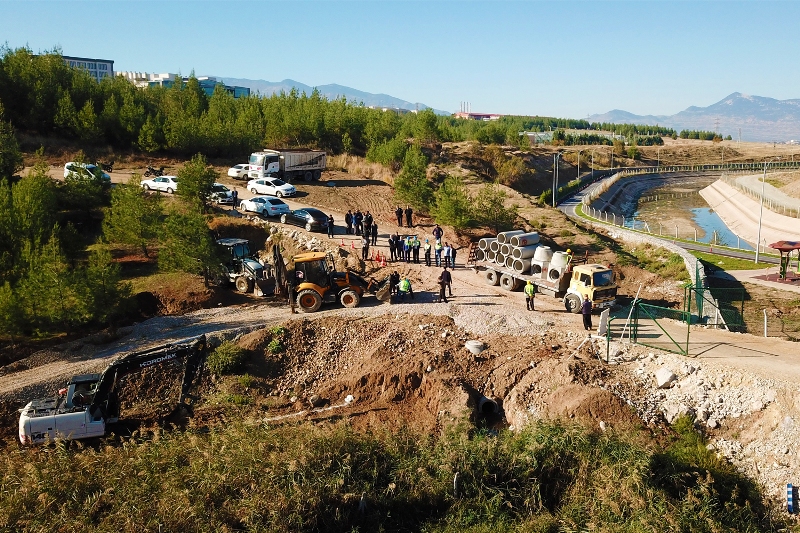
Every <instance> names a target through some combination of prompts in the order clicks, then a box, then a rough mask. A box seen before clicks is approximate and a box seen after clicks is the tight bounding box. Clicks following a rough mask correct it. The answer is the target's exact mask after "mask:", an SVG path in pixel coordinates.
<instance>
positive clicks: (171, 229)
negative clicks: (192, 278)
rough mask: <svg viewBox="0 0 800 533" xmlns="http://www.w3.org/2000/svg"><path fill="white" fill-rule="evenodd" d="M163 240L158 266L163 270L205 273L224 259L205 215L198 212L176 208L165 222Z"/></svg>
mask: <svg viewBox="0 0 800 533" xmlns="http://www.w3.org/2000/svg"><path fill="white" fill-rule="evenodd" d="M161 243H162V246H161V250H160V251H159V254H158V265H159V268H161V269H163V270H181V271H183V272H189V273H191V274H202V273H203V272H205V271H206V270H207V269H211V270H213V269H215V268H217V266H218V265H219V263H220V262H221V261H220V258H219V257H218V255H217V247H216V242H215V241H214V239H213V237H212V235H211V231H210V230H209V228H208V224H206V220H205V217H204V216H203V215H202V214H201V213H198V212H196V211H191V210H189V211H187V212H185V213H181V212H178V211H177V210H175V209H173V211H172V212H171V213H170V214H169V216H167V219H166V221H165V223H164V226H163V229H162V241H161Z"/></svg>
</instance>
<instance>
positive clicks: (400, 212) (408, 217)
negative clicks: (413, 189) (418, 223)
mask: <svg viewBox="0 0 800 533" xmlns="http://www.w3.org/2000/svg"><path fill="white" fill-rule="evenodd" d="M394 214H395V216H396V217H397V225H398V226H400V227H401V228H402V227H403V215H405V217H406V227H407V228H413V227H414V224H412V222H411V217H412V216H413V215H414V210H413V209H411V206H410V205H407V206H406V208H405V209H403V208H402V207H400V206H399V205H398V206H397V209H395V211H394Z"/></svg>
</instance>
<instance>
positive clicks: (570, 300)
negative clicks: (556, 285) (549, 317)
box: [564, 294, 581, 314]
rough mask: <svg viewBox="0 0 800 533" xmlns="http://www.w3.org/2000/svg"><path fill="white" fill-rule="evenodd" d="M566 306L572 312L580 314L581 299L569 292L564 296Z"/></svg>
mask: <svg viewBox="0 0 800 533" xmlns="http://www.w3.org/2000/svg"><path fill="white" fill-rule="evenodd" d="M564 307H566V308H567V311H569V312H570V313H575V314H578V313H580V312H581V299H580V298H578V297H577V296H576V295H574V294H567V295H566V296H565V297H564Z"/></svg>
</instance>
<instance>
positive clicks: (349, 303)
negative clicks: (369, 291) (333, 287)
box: [339, 289, 361, 307]
mask: <svg viewBox="0 0 800 533" xmlns="http://www.w3.org/2000/svg"><path fill="white" fill-rule="evenodd" d="M339 301H340V302H342V305H343V306H345V307H358V304H360V303H361V296H359V295H358V293H357V292H356V291H354V290H350V289H348V290H346V291H342V294H340V295H339Z"/></svg>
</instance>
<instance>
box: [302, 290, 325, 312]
mask: <svg viewBox="0 0 800 533" xmlns="http://www.w3.org/2000/svg"><path fill="white" fill-rule="evenodd" d="M321 306H322V298H321V297H320V295H319V294H317V291H314V290H311V289H306V290H303V291H300V294H298V295H297V307H299V308H300V310H301V311H302V312H304V313H313V312H315V311H318V310H319V308H320V307H321Z"/></svg>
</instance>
